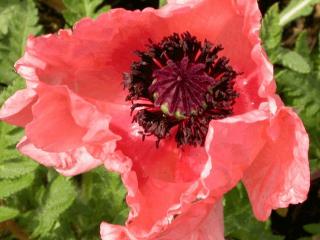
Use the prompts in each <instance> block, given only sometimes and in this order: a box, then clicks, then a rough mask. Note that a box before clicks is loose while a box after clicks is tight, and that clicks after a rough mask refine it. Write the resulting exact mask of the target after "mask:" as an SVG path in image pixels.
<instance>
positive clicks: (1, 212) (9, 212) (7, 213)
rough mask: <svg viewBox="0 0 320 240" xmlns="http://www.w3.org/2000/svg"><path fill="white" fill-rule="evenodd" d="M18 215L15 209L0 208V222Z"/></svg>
mask: <svg viewBox="0 0 320 240" xmlns="http://www.w3.org/2000/svg"><path fill="white" fill-rule="evenodd" d="M18 214H19V210H17V209H14V208H9V207H4V206H0V222H4V221H7V220H10V219H13V218H15V217H16V216H17V215H18Z"/></svg>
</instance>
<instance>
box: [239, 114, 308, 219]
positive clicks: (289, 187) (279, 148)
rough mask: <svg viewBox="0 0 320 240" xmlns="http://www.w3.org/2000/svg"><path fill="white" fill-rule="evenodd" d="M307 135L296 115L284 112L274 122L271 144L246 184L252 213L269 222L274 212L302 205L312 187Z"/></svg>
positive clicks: (251, 171) (255, 163) (267, 144)
mask: <svg viewBox="0 0 320 240" xmlns="http://www.w3.org/2000/svg"><path fill="white" fill-rule="evenodd" d="M308 146H309V140H308V135H307V133H306V131H305V129H304V127H303V124H302V122H301V120H300V119H299V117H298V116H297V114H296V113H295V112H293V111H292V110H291V109H289V108H282V109H281V110H279V112H278V114H277V115H276V116H275V117H274V118H273V119H271V122H270V126H269V128H268V140H267V142H266V144H265V146H264V147H263V149H262V150H261V151H260V152H259V154H258V155H257V156H256V159H255V160H254V162H253V164H252V165H251V166H250V168H249V169H248V170H247V171H246V172H245V174H244V177H243V182H244V184H245V186H246V189H247V191H248V194H249V198H250V201H251V204H252V206H253V211H254V213H255V215H256V217H257V218H258V219H260V220H266V219H267V218H268V217H269V215H270V213H271V210H272V209H276V208H285V207H288V205H289V204H297V203H300V202H303V201H304V200H305V199H306V198H307V193H308V190H309V185H310V172H309V162H308Z"/></svg>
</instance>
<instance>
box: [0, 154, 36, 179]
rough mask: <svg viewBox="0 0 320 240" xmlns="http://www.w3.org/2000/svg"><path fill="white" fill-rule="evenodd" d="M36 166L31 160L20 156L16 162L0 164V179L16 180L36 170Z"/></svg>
mask: <svg viewBox="0 0 320 240" xmlns="http://www.w3.org/2000/svg"><path fill="white" fill-rule="evenodd" d="M37 167H38V164H37V163H35V162H34V161H32V160H31V159H28V158H25V157H22V156H20V159H19V160H18V161H14V160H13V159H11V160H10V161H6V162H2V163H0V178H16V177H20V176H22V175H25V174H27V173H31V172H33V171H35V170H36V168H37Z"/></svg>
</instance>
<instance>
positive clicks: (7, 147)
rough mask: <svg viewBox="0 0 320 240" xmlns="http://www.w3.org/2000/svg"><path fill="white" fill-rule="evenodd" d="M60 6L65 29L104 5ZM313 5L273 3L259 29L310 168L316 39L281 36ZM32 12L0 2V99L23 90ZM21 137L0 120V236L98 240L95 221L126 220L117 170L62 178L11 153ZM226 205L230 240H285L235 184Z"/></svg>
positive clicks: (318, 110) (28, 1)
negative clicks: (18, 69)
mask: <svg viewBox="0 0 320 240" xmlns="http://www.w3.org/2000/svg"><path fill="white" fill-rule="evenodd" d="M62 3H63V5H62V6H59V7H58V11H60V14H61V15H62V16H63V18H64V20H65V23H66V26H72V25H73V24H74V23H75V21H76V20H78V19H79V18H81V17H84V16H90V17H96V16H97V15H98V14H99V13H100V12H103V11H107V10H108V9H110V6H109V5H106V4H103V1H102V0H79V1H78V0H63V2H62ZM318 3H320V0H291V1H289V3H288V4H286V5H285V6H284V7H282V8H281V9H280V8H279V5H278V4H277V3H276V4H274V5H273V6H272V7H271V8H270V9H269V10H268V12H267V13H266V14H265V16H264V19H263V29H262V31H261V37H262V39H263V44H264V47H265V49H266V51H267V53H268V55H269V57H270V59H271V61H272V63H273V64H274V65H275V78H276V80H277V85H278V92H279V94H280V95H281V97H282V99H283V100H284V101H285V103H286V104H287V105H290V106H292V107H294V108H295V110H296V111H297V112H298V113H299V115H300V117H301V118H302V119H303V121H304V123H305V125H306V127H307V129H308V132H309V134H310V137H311V151H310V165H311V167H312V172H318V171H320V139H319V136H320V124H319V123H320V44H319V40H317V41H314V42H312V43H310V36H309V32H308V31H306V30H302V31H300V32H299V34H298V36H297V37H296V38H295V39H294V44H291V46H286V44H284V35H285V34H286V32H287V31H288V30H287V28H288V26H290V24H293V23H294V22H295V21H296V20H297V19H298V20H299V19H301V18H304V17H307V16H310V15H311V14H312V13H314V9H315V8H314V7H315V5H316V4H318ZM160 4H165V1H163V0H161V1H160ZM38 9H39V1H33V0H10V1H9V0H0V104H2V103H3V102H4V101H5V100H6V99H7V98H8V97H9V96H10V95H12V94H13V93H14V92H15V91H16V90H17V89H20V88H23V87H24V81H23V80H22V79H21V78H20V77H19V76H18V75H17V74H16V73H15V72H14V69H13V65H14V62H15V61H16V60H17V59H18V58H19V57H20V56H21V55H22V54H23V51H24V47H25V43H26V39H27V37H28V36H29V35H30V34H33V35H38V34H42V33H44V26H43V24H41V23H40V22H39V13H38ZM318 34H319V32H318ZM319 38H320V34H319ZM22 135H23V133H22V130H21V129H19V128H16V127H13V126H9V125H7V124H5V123H3V122H0V239H5V240H11V239H45V240H51V239H99V225H100V223H101V221H108V222H112V223H118V224H123V223H124V221H125V219H126V217H127V214H128V208H127V206H126V204H125V201H124V197H125V195H126V191H125V189H124V188H123V186H122V184H121V181H120V179H119V177H118V176H117V175H115V174H113V173H108V172H106V171H105V169H103V168H98V169H96V170H94V171H91V172H89V173H86V174H82V175H80V176H77V177H74V178H66V177H63V176H60V175H58V174H57V173H56V172H55V171H54V170H52V169H47V168H44V167H42V166H40V165H38V164H37V163H35V162H34V161H32V160H30V159H28V158H27V157H24V156H21V155H20V154H19V153H18V152H17V151H16V150H15V145H16V143H17V142H18V140H19V139H20V138H21V136H22ZM224 205H225V225H226V230H225V232H226V236H227V237H228V239H239V240H251V239H252V240H256V239H262V240H264V239H265V240H269V239H270V240H276V239H284V237H283V236H279V235H274V234H273V233H272V231H271V227H270V226H271V225H270V224H271V223H270V221H268V222H266V223H261V222H258V221H256V220H255V219H254V217H253V215H252V212H251V207H250V204H249V202H248V198H247V195H246V193H245V191H244V189H243V187H242V185H241V184H240V185H238V187H237V188H235V189H234V190H233V191H231V192H230V193H229V194H227V195H226V197H225V200H224ZM305 231H306V232H309V233H310V234H311V235H312V234H313V236H310V237H306V238H303V239H305V240H307V239H316V236H319V235H320V225H319V223H312V224H309V225H306V226H305Z"/></svg>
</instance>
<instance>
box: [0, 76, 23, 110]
mask: <svg viewBox="0 0 320 240" xmlns="http://www.w3.org/2000/svg"><path fill="white" fill-rule="evenodd" d="M25 85H26V84H25V81H23V80H22V79H21V78H20V77H18V76H15V78H14V79H13V80H12V82H11V84H10V85H9V86H8V87H7V88H5V89H4V90H3V91H2V92H1V93H0V106H1V105H2V104H3V103H4V102H5V101H6V100H7V99H8V98H9V97H10V96H12V95H13V94H14V93H15V92H16V91H17V90H19V89H22V88H24V87H25Z"/></svg>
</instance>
